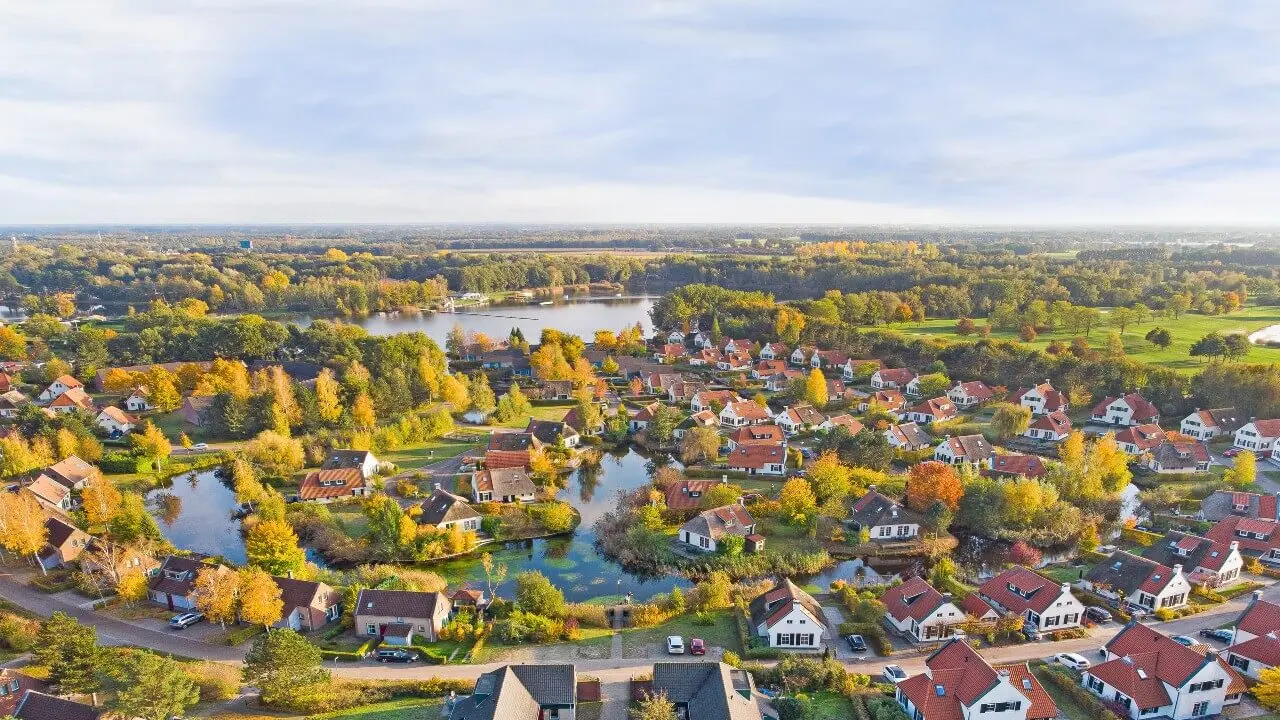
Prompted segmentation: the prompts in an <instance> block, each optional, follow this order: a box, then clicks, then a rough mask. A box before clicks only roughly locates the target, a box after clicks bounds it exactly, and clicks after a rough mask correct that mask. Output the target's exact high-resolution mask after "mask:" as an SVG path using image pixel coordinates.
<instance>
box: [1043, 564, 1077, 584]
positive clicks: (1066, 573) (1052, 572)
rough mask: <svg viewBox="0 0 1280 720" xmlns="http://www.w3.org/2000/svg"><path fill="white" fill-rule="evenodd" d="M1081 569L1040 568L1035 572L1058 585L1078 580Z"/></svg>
mask: <svg viewBox="0 0 1280 720" xmlns="http://www.w3.org/2000/svg"><path fill="white" fill-rule="evenodd" d="M1082 569H1083V568H1078V567H1047V568H1040V569H1039V570H1037V571H1036V572H1038V573H1040V574H1041V575H1047V576H1049V577H1051V578H1053V579H1054V580H1057V581H1058V582H1060V583H1073V582H1075V581H1077V580H1079V579H1080V571H1081V570H1082Z"/></svg>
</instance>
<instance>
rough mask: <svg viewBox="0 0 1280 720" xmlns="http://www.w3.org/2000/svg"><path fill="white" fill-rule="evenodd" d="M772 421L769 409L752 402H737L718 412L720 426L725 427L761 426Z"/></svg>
mask: <svg viewBox="0 0 1280 720" xmlns="http://www.w3.org/2000/svg"><path fill="white" fill-rule="evenodd" d="M770 420H772V417H770V415H769V409H768V408H766V407H763V406H761V405H759V404H757V403H755V402H754V401H752V400H739V401H738V402H732V403H729V404H728V405H725V406H724V409H723V410H721V411H720V424H721V425H724V426H725V427H742V426H744V425H763V424H765V423H767V422H769V421H770Z"/></svg>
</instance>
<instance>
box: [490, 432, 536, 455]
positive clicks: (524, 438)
mask: <svg viewBox="0 0 1280 720" xmlns="http://www.w3.org/2000/svg"><path fill="white" fill-rule="evenodd" d="M539 442H541V441H540V440H539ZM530 447H538V445H536V444H534V436H533V434H532V433H529V432H496V433H493V434H492V435H490V436H489V449H490V450H501V451H504V452H522V451H525V450H528V449H529V448H530Z"/></svg>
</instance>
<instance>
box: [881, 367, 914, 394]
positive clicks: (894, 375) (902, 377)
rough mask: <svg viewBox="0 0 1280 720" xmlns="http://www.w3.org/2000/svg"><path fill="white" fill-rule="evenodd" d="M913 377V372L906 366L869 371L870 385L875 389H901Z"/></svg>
mask: <svg viewBox="0 0 1280 720" xmlns="http://www.w3.org/2000/svg"><path fill="white" fill-rule="evenodd" d="M915 378H916V374H915V372H914V371H912V370H908V369H907V368H888V369H881V370H877V371H875V372H873V373H871V387H873V388H875V389H876V390H901V389H904V388H906V387H907V383H909V382H911V381H912V380H915Z"/></svg>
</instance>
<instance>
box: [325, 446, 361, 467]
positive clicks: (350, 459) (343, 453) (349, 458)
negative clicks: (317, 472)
mask: <svg viewBox="0 0 1280 720" xmlns="http://www.w3.org/2000/svg"><path fill="white" fill-rule="evenodd" d="M372 454H373V453H371V452H369V451H368V450H330V451H329V456H328V457H327V458H325V461H324V466H323V467H321V470H338V469H340V468H350V467H360V466H361V465H363V464H364V459H365V458H366V457H368V456H369V455H372Z"/></svg>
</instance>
